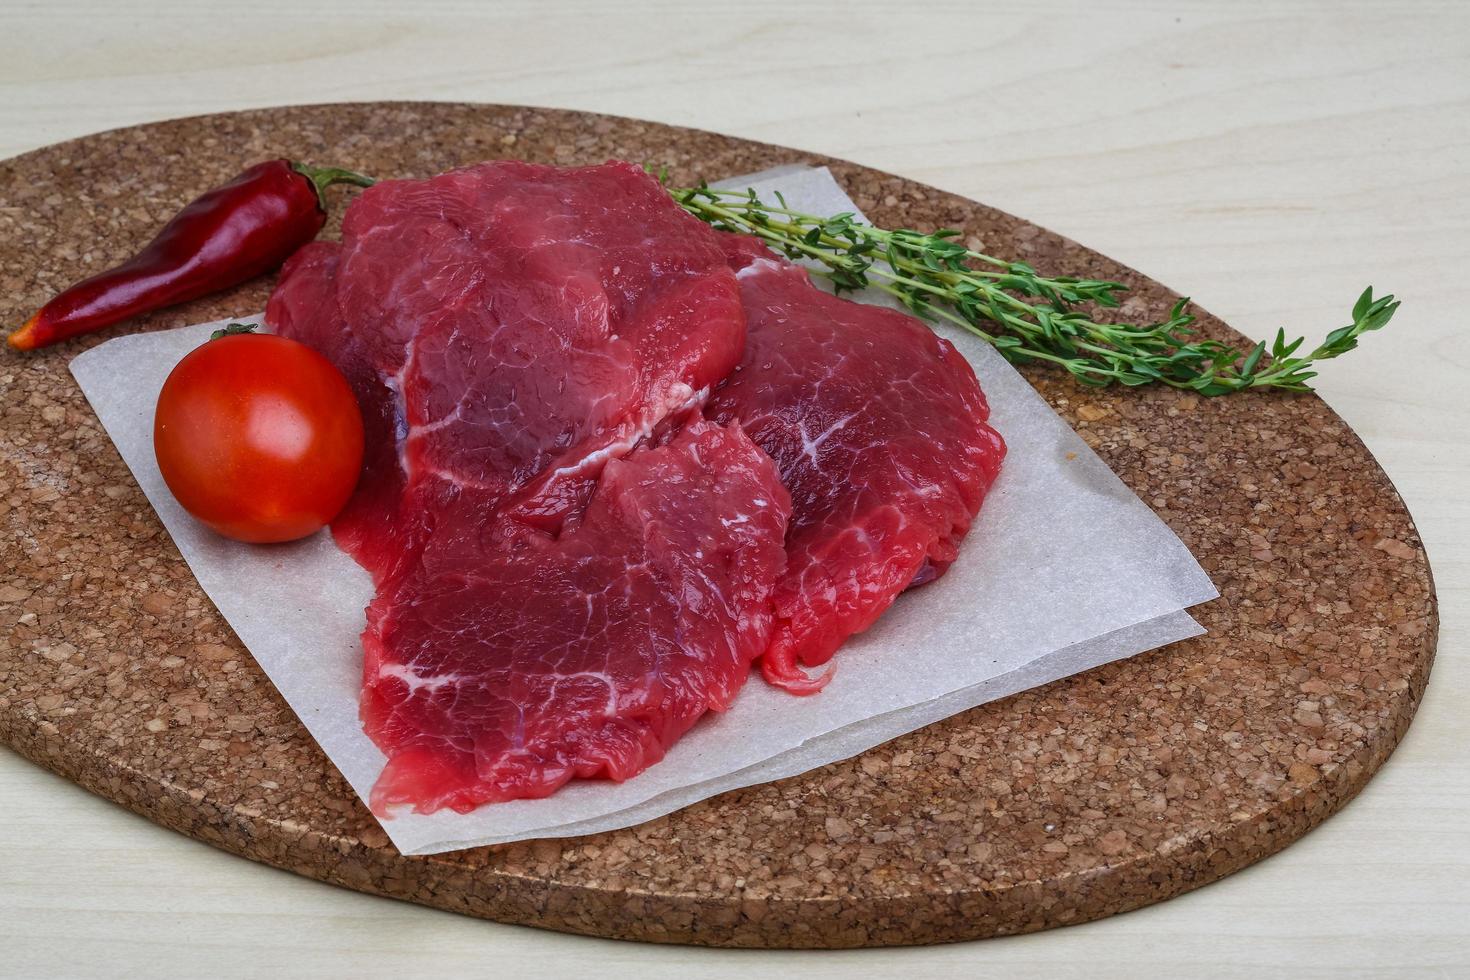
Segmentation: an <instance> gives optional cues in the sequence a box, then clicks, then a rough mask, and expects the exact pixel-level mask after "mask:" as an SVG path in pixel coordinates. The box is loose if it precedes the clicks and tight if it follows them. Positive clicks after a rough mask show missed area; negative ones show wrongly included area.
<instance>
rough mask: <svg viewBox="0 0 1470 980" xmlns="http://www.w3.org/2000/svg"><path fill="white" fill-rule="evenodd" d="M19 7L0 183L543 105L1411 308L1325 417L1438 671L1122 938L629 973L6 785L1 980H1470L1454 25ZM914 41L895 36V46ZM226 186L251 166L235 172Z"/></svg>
mask: <svg viewBox="0 0 1470 980" xmlns="http://www.w3.org/2000/svg"><path fill="white" fill-rule="evenodd" d="M912 6H913V9H912V10H909V7H910V5H908V4H905V3H902V2H900V0H888V2H886V3H858V2H851V0H849V2H845V3H842V4H838V5H833V6H826V5H817V4H810V5H808V4H800V3H796V2H792V0H781V2H763V3H735V2H731V3H728V4H727V5H725V6H723V7H722V6H716V5H701V4H697V3H693V2H690V0H670V2H664V0H623V2H622V3H618V4H604V3H598V2H596V0H582V2H565V3H550V2H544V0H542V2H535V0H527V2H521V3H502V4H488V3H487V4H476V3H471V2H468V0H464V2H444V3H437V4H427V3H402V2H386V0H313V2H310V3H301V2H296V0H291V2H286V0H261V2H256V3H251V4H241V3H230V4H225V3H219V4H206V3H196V2H188V0H159V2H153V3H148V4H146V5H134V4H128V3H114V2H112V0H84V2H74V3H39V2H34V3H31V2H21V0H0V155H10V154H14V153H19V152H22V151H24V150H27V149H31V148H33V147H37V146H41V145H43V144H45V143H49V142H52V141H55V140H59V139H64V138H68V137H72V136H78V135H82V134H84V133H88V132H92V131H94V130H99V129H104V128H107V127H112V126H121V125H127V124H132V123H137V122H143V121H147V120H154V119H162V118H166V117H170V116H178V115H186V114H192V113H199V112H210V111H216V110H224V109H234V108H244V107H252V106H266V105H273V104H279V103H286V102H315V101H335V100H348V99H380V98H381V99H389V98H412V99H444V100H456V101H457V100H466V101H475V100H478V101H496V102H523V103H530V104H535V105H547V106H564V107H568V108H578V109H592V110H598V111H602V112H612V113H619V114H623V115H631V116H642V117H646V118H651V119H657V120H660V121H664V122H670V123H679V124H684V125H691V126H698V127H703V128H708V129H716V130H720V131H723V132H727V133H732V134H735V135H739V136H746V137H753V138H756V139H761V140H769V141H771V142H775V143H784V144H789V145H792V146H798V147H803V148H807V149H811V150H814V151H820V152H823V153H830V154H833V155H836V156H840V157H847V158H849V159H853V160H857V161H860V162H862V163H865V164H868V165H870V166H874V167H879V168H882V169H885V170H891V171H894V172H896V173H900V174H904V175H907V176H911V177H915V178H918V179H920V180H924V181H928V182H930V183H933V184H937V185H939V186H941V187H944V188H946V189H949V190H953V191H957V192H959V193H961V194H965V195H968V196H971V197H975V198H978V199H980V200H983V201H985V202H987V203H990V204H993V205H996V206H999V207H1001V208H1004V209H1006V210H1008V211H1011V212H1014V213H1016V214H1019V215H1024V216H1025V217H1027V218H1030V219H1033V220H1035V221H1038V222H1040V223H1042V224H1044V225H1047V226H1049V227H1051V228H1054V229H1056V230H1057V231H1060V232H1062V233H1064V234H1067V235H1070V236H1072V237H1074V238H1076V239H1079V240H1081V241H1083V242H1085V243H1087V244H1088V245H1091V246H1093V247H1095V248H1098V249H1100V250H1101V251H1103V252H1105V253H1107V254H1109V255H1112V256H1114V257H1115V258H1117V259H1119V260H1121V261H1123V262H1125V263H1127V264H1129V265H1132V266H1135V267H1137V268H1139V269H1142V270H1144V271H1145V272H1148V273H1150V274H1152V275H1153V276H1155V277H1157V278H1158V279H1160V280H1162V281H1163V282H1165V283H1168V284H1170V285H1172V286H1174V287H1175V288H1177V289H1179V290H1181V291H1186V292H1188V293H1190V294H1192V295H1193V296H1194V297H1195V298H1196V299H1197V300H1199V301H1200V302H1201V303H1202V304H1203V305H1204V306H1205V307H1206V308H1208V309H1210V310H1212V311H1213V312H1215V313H1218V314H1220V315H1221V316H1223V317H1224V318H1225V319H1226V320H1228V321H1229V322H1230V323H1232V324H1234V325H1235V326H1236V327H1238V328H1240V329H1241V330H1243V331H1245V332H1246V333H1249V334H1251V335H1254V336H1266V335H1267V334H1268V333H1271V332H1274V331H1275V329H1276V327H1277V326H1278V325H1280V324H1284V325H1286V326H1287V327H1288V329H1289V330H1301V331H1305V332H1307V333H1309V334H1312V335H1314V336H1319V335H1320V334H1322V333H1323V332H1325V331H1326V330H1328V329H1330V328H1332V327H1336V326H1338V325H1339V324H1340V323H1342V322H1345V314H1346V312H1347V309H1348V307H1349V305H1350V304H1351V302H1352V299H1353V298H1354V297H1355V296H1356V294H1357V292H1358V290H1360V289H1361V288H1362V287H1363V286H1364V285H1365V284H1367V283H1369V282H1371V283H1372V284H1373V285H1374V286H1375V287H1378V288H1379V289H1380V290H1389V291H1393V292H1395V293H1398V294H1399V295H1400V296H1401V297H1402V298H1403V299H1404V301H1405V302H1404V308H1403V310H1402V311H1401V312H1400V314H1399V318H1398V320H1397V321H1396V322H1395V323H1394V324H1393V326H1392V327H1391V329H1390V332H1389V333H1387V334H1383V335H1378V336H1372V337H1370V338H1368V340H1367V341H1366V342H1365V344H1364V347H1363V349H1362V350H1360V351H1359V352H1356V353H1354V354H1353V355H1351V356H1350V357H1348V358H1345V359H1344V360H1342V361H1339V362H1336V363H1334V364H1331V365H1329V368H1328V370H1327V372H1326V374H1325V376H1324V377H1323V378H1322V379H1321V391H1322V393H1323V394H1324V395H1325V397H1326V398H1327V400H1328V401H1329V402H1331V403H1332V405H1333V406H1334V407H1335V408H1336V409H1337V410H1338V411H1339V412H1341V413H1342V414H1343V415H1344V416H1345V417H1346V418H1347V419H1348V420H1349V421H1350V422H1351V423H1352V424H1353V426H1354V427H1355V428H1356V429H1357V430H1358V431H1359V432H1360V433H1361V434H1362V435H1363V437H1364V438H1365V439H1366V440H1367V442H1368V445H1369V446H1370V447H1371V448H1372V450H1373V452H1374V453H1375V454H1376V455H1377V456H1378V458H1379V459H1380V460H1381V461H1382V463H1383V465H1384V467H1385V468H1386V469H1387V471H1388V473H1389V474H1390V475H1391V476H1392V477H1393V479H1394V480H1395V481H1396V483H1397V484H1398V486H1399V488H1400V489H1401V491H1402V492H1403V494H1404V496H1405V497H1406V498H1407V499H1408V501H1409V504H1410V506H1411V508H1412V509H1413V513H1414V516H1415V517H1416V518H1417V520H1418V522H1419V527H1420V529H1421V531H1422V532H1423V535H1424V538H1425V540H1426V541H1427V542H1428V546H1429V553H1430V556H1431V559H1432V561H1433V566H1434V572H1435V577H1436V579H1437V580H1438V583H1439V595H1440V600H1441V604H1442V613H1443V619H1444V624H1443V630H1442V633H1441V639H1440V656H1439V662H1438V664H1437V666H1436V667H1435V670H1434V676H1433V679H1432V681H1431V683H1430V686H1429V693H1428V696H1427V697H1426V699H1425V702H1424V705H1423V707H1422V709H1421V711H1420V713H1419V718H1418V720H1417V721H1416V722H1415V723H1414V727H1413V729H1412V731H1411V732H1410V733H1409V736H1408V738H1407V739H1406V740H1405V742H1404V743H1403V746H1402V747H1401V748H1400V749H1399V751H1398V752H1397V754H1396V755H1395V756H1394V758H1393V759H1392V761H1391V762H1390V763H1389V764H1388V766H1387V767H1386V768H1385V769H1384V770H1383V771H1382V772H1381V773H1380V774H1379V775H1378V776H1377V778H1375V779H1374V781H1373V783H1372V784H1371V785H1370V786H1369V787H1368V789H1367V790H1366V791H1365V792H1364V793H1363V795H1362V796H1361V797H1360V798H1359V799H1358V800H1357V801H1355V802H1354V803H1352V804H1351V805H1349V806H1348V808H1347V809H1346V810H1345V811H1344V812H1343V813H1342V814H1340V815H1338V816H1336V817H1334V818H1333V819H1332V820H1330V821H1329V822H1328V823H1327V824H1326V825H1324V826H1323V827H1322V828H1321V829H1319V830H1317V831H1315V832H1314V833H1312V834H1311V835H1310V836H1309V837H1308V838H1306V839H1305V840H1303V841H1301V842H1300V843H1298V844H1296V845H1294V846H1293V847H1291V848H1290V849H1288V850H1287V851H1286V852H1284V853H1283V854H1281V855H1280V856H1278V857H1275V858H1272V859H1271V860H1269V861H1267V862H1265V863H1264V864H1261V865H1257V866H1256V867H1253V868H1251V869H1249V870H1247V871H1245V872H1243V873H1241V874H1238V875H1236V876H1234V877H1232V878H1230V879H1227V880H1226V881H1223V882H1221V883H1219V884H1215V885H1211V886H1209V887H1208V888H1205V889H1203V890H1202V891H1199V892H1196V893H1194V894H1190V895H1187V896H1184V897H1182V898H1179V899H1176V900H1174V901H1172V902H1168V903H1166V904H1164V905H1160V906H1155V907H1153V908H1150V909H1146V910H1143V911H1140V912H1135V913H1132V914H1129V915H1126V916H1121V917H1117V918H1114V919H1110V920H1106V921H1102V922H1097V923H1093V924H1090V925H1085V926H1079V927H1074V928H1071V929H1066V930H1061V931H1056V932H1049V933H1042V934H1038V935H1033V936H1025V937H1018V938H1015V939H1007V940H999V941H994V940H993V941H989V942H984V943H971V944H965V945H958V946H949V947H939V948H930V949H920V950H890V951H856V952H849V953H818V954H809V953H808V954H798V953H780V952H775V953H758V952H738V951H711V950H699V949H685V948H671V947H652V946H639V945H634V944H627V943H614V942H607V941H600V940H592V939H584V938H578V937H570V936H560V935H555V934H551V933H546V932H541V931H536V930H530V929H523V928H515V927H508V926H500V925H496V924H491V923H485V922H479V921H474V920H471V919H467V918H460V917H456V916H453V915H449V914H445V913H441V912H434V911H430V910H428V909H423V908H417V907H414V906H410V905H404V904H399V903H394V902H390V901H387V900H381V899H375V898H369V897H367V896H364V895H358V894H354V893H352V892H348V891H343V890H339V889H334V888H331V887H328V886H326V885H322V884H318V883H315V882H311V881H308V880H305V879H302V878H297V877H293V876H291V875H288V874H286V873H284V872H279V871H275V870H272V869H269V868H265V867H260V866H256V865H252V864H249V863H247V862H245V861H242V860H239V859H237V858H234V857H231V856H229V855H226V854H224V853H221V852H218V851H214V850H211V849H210V848H208V847H206V846H205V845H203V844H199V843H196V842H194V841H191V840H187V839H185V838H183V837H180V836H177V835H175V834H173V833H170V832H169V831H166V830H162V829H160V828H158V827H155V826H153V825H151V824H149V823H147V822H146V821H144V820H142V819H141V818H138V817H135V816H133V815H131V814H129V813H127V812H125V811H123V810H122V809H120V808H118V807H116V806H113V805H112V804H110V803H106V802H104V801H102V800H100V799H97V798H94V797H92V796H89V795H88V794H86V793H84V792H83V791H81V790H80V789H77V788H76V787H74V786H71V785H69V784H67V783H65V782H63V781H62V780H60V779H58V778H56V777H53V776H51V775H50V774H48V773H46V772H43V771H41V770H39V769H37V768H35V767H33V766H31V765H29V764H28V763H25V762H23V761H22V760H20V759H19V758H17V757H16V756H14V755H11V754H9V753H7V752H4V751H0V816H3V820H4V828H5V829H4V833H3V834H0V975H13V976H17V977H39V976H74V975H91V974H105V975H138V976H150V977H151V976H174V975H177V976H195V977H198V976H213V975H227V976H270V977H282V976H289V975H309V974H315V975H370V976H379V975H381V976H393V977H407V976H417V975H433V976H436V977H439V976H456V975H460V974H465V975H480V976H514V975H516V974H517V973H522V974H527V973H529V974H531V975H537V976H559V975H563V974H565V975H575V976H585V977H602V976H608V975H614V976H616V975H621V974H624V973H630V974H631V973H636V974H637V975H638V976H640V977H643V978H649V980H651V978H655V977H665V976H667V977H679V978H690V977H695V978H697V977H715V976H725V975H730V974H733V973H735V972H736V971H739V972H741V973H745V972H748V971H759V972H760V973H761V974H765V975H785V974H786V973H787V972H788V971H792V972H796V973H801V974H806V975H812V976H839V975H840V976H847V975H867V974H873V975H878V974H880V973H882V974H889V973H893V972H897V971H902V972H903V973H905V974H907V975H910V976H925V977H928V976H935V977H944V976H955V977H959V976H964V977H974V976H979V975H984V974H987V973H991V972H993V973H995V974H1003V975H1006V976H1008V977H1029V976H1037V977H1043V976H1044V977H1063V978H1065V977H1074V976H1075V977H1088V978H1096V977H1103V976H1115V975H1116V976H1155V975H1195V974H1202V973H1209V974H1216V975H1238V976H1260V975H1263V974H1275V973H1281V974H1291V975H1296V976H1305V975H1331V976H1346V975H1374V974H1378V975H1387V974H1400V973H1401V972H1407V971H1408V970H1410V969H1411V968H1412V969H1416V970H1418V971H1421V972H1423V973H1426V974H1429V975H1441V976H1450V975H1459V976H1465V975H1467V974H1470V711H1467V709H1466V707H1465V706H1466V704H1467V702H1470V661H1467V650H1466V647H1467V640H1470V603H1467V599H1470V502H1467V501H1470V492H1467V491H1470V463H1467V459H1470V438H1467V435H1466V428H1467V424H1470V394H1467V383H1466V382H1467V376H1470V317H1467V315H1466V313H1465V310H1466V309H1467V308H1470V290H1467V289H1466V287H1465V285H1464V284H1465V282H1466V281H1467V269H1470V4H1465V3H1463V2H1455V0H1447V2H1438V3H1434V2H1415V3H1410V2H1398V3H1392V2H1385V3H1378V4H1370V3H1352V2H1329V0H1318V2H1306V0H1295V2H1282V0H1277V2H1274V3H1270V4H1260V5H1256V4H1251V3H1241V2H1234V0H1212V2H1204V0H1200V2H1180V3H1160V2H1148V0H1130V2H1121V0H1113V2H1107V3H1091V4H1083V3H1077V4H1068V3H1057V2H1045V0H1031V2H1028V3H1025V4H1007V5H999V4H996V5H993V7H994V9H988V8H991V7H992V5H988V4H985V5H982V4H978V3H955V4H949V5H939V4H934V5H930V6H928V7H926V8H924V9H920V8H919V5H912ZM905 10H908V12H906V13H901V11H905ZM242 162H243V161H242Z"/></svg>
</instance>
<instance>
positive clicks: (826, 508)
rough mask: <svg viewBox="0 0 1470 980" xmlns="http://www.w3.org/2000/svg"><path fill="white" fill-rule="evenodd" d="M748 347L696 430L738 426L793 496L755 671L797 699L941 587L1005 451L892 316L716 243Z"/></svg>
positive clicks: (967, 375)
mask: <svg viewBox="0 0 1470 980" xmlns="http://www.w3.org/2000/svg"><path fill="white" fill-rule="evenodd" d="M722 237H723V238H724V240H725V245H726V249H727V252H728V254H729V258H730V262H731V264H732V266H734V267H735V268H737V269H738V270H739V273H738V277H739V279H740V293H741V298H742V300H743V302H744V304H745V310H746V316H747V324H746V332H747V340H746V349H745V357H744V359H743V360H742V362H741V364H740V367H739V368H738V369H737V370H736V371H735V373H734V374H733V375H732V376H731V377H730V379H729V380H728V381H727V382H726V383H725V385H724V386H723V387H722V388H720V389H719V390H718V391H717V392H716V393H715V395H714V396H713V397H712V398H711V400H710V402H709V404H708V406H707V410H706V411H707V414H708V415H709V417H711V418H713V419H716V420H718V421H721V422H725V423H738V424H739V425H740V426H741V427H742V428H744V429H745V431H746V432H747V433H748V434H749V435H750V437H751V438H752V439H754V440H755V441H756V443H757V444H758V445H759V446H760V447H761V448H762V449H764V450H765V451H766V452H767V453H769V454H770V455H771V457H772V458H773V459H775V461H776V463H777V465H778V466H779V467H780V469H781V481H782V483H784V484H785V485H786V488H787V489H788V490H789V491H790V492H791V500H792V513H791V525H790V529H789V531H788V532H787V540H786V545H787V566H786V572H785V574H784V575H783V577H782V578H781V581H780V582H779V583H778V585H777V587H776V591H775V604H776V625H775V632H774V634H773V636H772V640H771V646H770V648H769V649H768V650H767V651H766V654H765V656H764V658H763V659H762V661H761V665H762V669H763V672H764V674H765V677H766V679H767V680H768V681H770V682H771V683H773V684H776V685H778V686H781V687H783V688H786V689H787V690H790V691H792V692H794V693H798V694H806V693H811V692H814V691H816V690H819V689H820V688H821V687H822V685H823V684H825V683H826V681H827V679H828V678H829V677H830V676H831V671H830V668H829V670H828V671H827V672H826V673H824V674H822V675H821V676H820V677H816V678H813V677H810V676H808V675H807V674H806V673H805V672H804V671H802V670H801V669H800V668H799V667H798V666H797V664H798V663H801V664H805V665H807V666H818V665H821V664H823V663H826V662H827V661H828V660H829V659H831V657H832V654H833V653H834V652H835V651H836V649H837V647H838V646H839V645H841V643H842V642H843V641H844V640H845V639H847V637H849V636H851V635H852V634H854V633H858V632H861V631H862V630H865V629H867V628H868V627H869V626H871V625H872V624H873V622H874V621H875V620H876V619H877V618H878V616H879V615H881V614H882V613H883V611H884V610H885V609H887V608H888V606H889V605H890V604H891V603H892V602H893V600H894V598H895V597H896V596H897V595H898V594H899V593H900V592H902V591H903V590H904V589H905V588H907V587H909V586H910V585H922V584H924V583H926V582H929V581H932V580H934V579H935V578H938V577H939V576H940V575H942V574H943V573H944V571H945V569H946V568H948V567H949V564H950V562H952V561H954V558H955V555H956V553H957V549H958V547H959V542H960V539H961V538H963V537H964V536H965V534H966V532H967V531H969V528H970V522H971V521H972V519H973V518H974V516H975V514H976V513H977V512H978V511H979V509H980V504H981V501H982V500H983V499H984V496H985V493H986V491H987V490H988V489H989V487H990V485H991V482H992V481H993V480H994V479H995V477H996V474H997V473H998V472H999V470H1000V465H1001V460H1002V458H1003V457H1004V455H1005V444H1004V442H1002V440H1001V438H1000V436H999V435H998V434H997V433H996V432H995V431H994V430H993V429H991V428H990V427H989V426H988V425H986V424H985V420H986V419H987V418H988V416H989V408H988V407H987V405H986V402H985V396H984V395H983V394H982V393H981V391H980V386H979V384H978V383H977V382H976V380H975V374H974V372H973V371H972V370H971V369H970V365H969V364H968V363H967V362H966V361H965V359H964V358H963V357H961V356H960V355H959V353H958V352H957V351H956V350H955V349H954V347H953V346H951V345H950V344H949V343H948V342H947V341H944V340H942V339H940V338H939V337H937V336H936V335H935V334H934V332H933V331H931V330H930V329H929V328H928V327H926V326H925V325H924V324H923V323H921V322H920V321H918V320H916V319H914V318H913V317H911V316H907V315H905V314H903V313H900V312H898V311H896V310H890V309H886V308H883V307H877V306H871V305H864V304H859V303H854V302H850V301H848V300H844V299H839V298H837V297H835V296H832V295H831V294H829V293H825V292H823V291H821V290H819V289H817V288H816V287H815V286H813V285H812V283H811V281H810V279H809V277H808V275H807V273H806V271H805V270H804V269H802V268H800V267H798V266H795V265H792V264H790V263H788V262H785V261H784V260H781V259H778V258H776V257H775V256H773V255H772V254H771V253H770V252H768V251H767V250H766V249H765V248H764V247H763V246H761V245H760V244H759V243H758V242H756V241H755V240H754V239H749V238H741V237H736V236H733V235H727V236H722Z"/></svg>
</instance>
